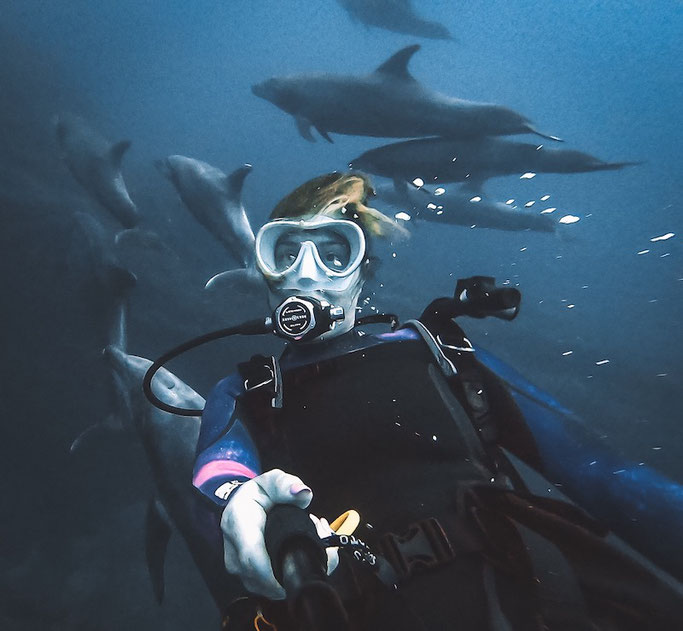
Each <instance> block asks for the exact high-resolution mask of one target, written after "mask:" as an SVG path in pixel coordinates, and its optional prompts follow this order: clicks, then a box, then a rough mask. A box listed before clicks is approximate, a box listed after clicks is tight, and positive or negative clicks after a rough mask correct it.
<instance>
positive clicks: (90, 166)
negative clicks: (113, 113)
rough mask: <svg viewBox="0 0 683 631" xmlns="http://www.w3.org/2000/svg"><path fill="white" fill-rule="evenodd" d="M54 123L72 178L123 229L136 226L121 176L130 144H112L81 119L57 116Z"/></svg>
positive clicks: (64, 115) (124, 141)
mask: <svg viewBox="0 0 683 631" xmlns="http://www.w3.org/2000/svg"><path fill="white" fill-rule="evenodd" d="M55 123H56V132H57V142H58V144H59V148H60V151H61V156H62V159H63V160H64V162H65V163H66V165H67V167H69V170H70V171H71V174H72V175H73V176H74V177H75V178H76V180H77V181H78V183H79V184H80V185H81V186H82V187H83V188H84V189H85V190H86V191H87V192H88V193H89V194H90V195H92V196H93V197H94V198H95V199H96V200H97V201H99V202H100V204H102V206H104V207H105V208H106V209H107V210H108V211H109V212H110V213H111V214H112V215H114V217H116V219H117V220H118V221H119V222H120V223H121V224H122V225H123V226H124V228H132V227H133V226H135V225H136V224H137V223H138V220H139V214H138V210H137V208H136V207H135V204H134V203H133V201H132V200H131V198H130V195H128V190H127V189H126V184H125V182H124V181H123V176H122V175H121V160H122V158H123V154H124V153H125V152H126V150H127V149H128V147H130V140H122V141H120V142H117V143H115V144H112V143H110V142H109V141H108V140H106V139H105V138H103V137H102V136H101V135H100V134H99V133H98V132H97V131H95V130H94V129H93V128H92V127H90V126H89V125H88V123H87V122H86V121H85V120H84V119H83V118H81V117H80V116H74V115H71V114H60V115H59V116H57V117H56V118H55Z"/></svg>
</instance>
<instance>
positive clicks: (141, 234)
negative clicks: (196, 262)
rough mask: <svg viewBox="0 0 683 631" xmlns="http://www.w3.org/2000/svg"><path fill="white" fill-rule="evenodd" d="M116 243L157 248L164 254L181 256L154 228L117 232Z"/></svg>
mask: <svg viewBox="0 0 683 631" xmlns="http://www.w3.org/2000/svg"><path fill="white" fill-rule="evenodd" d="M114 245H116V247H117V248H126V247H129V246H130V247H137V248H141V249H142V248H144V249H146V250H155V251H156V252H161V253H163V254H169V255H170V256H172V257H173V258H175V259H177V258H179V257H178V255H177V254H176V252H174V251H173V249H172V248H171V247H170V246H169V245H168V244H167V243H165V242H164V240H163V239H162V238H161V237H160V236H159V235H158V234H157V233H156V232H154V231H153V230H143V229H142V228H129V229H127V230H121V231H120V232H117V233H116V236H115V237H114Z"/></svg>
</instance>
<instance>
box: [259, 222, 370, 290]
mask: <svg viewBox="0 0 683 631" xmlns="http://www.w3.org/2000/svg"><path fill="white" fill-rule="evenodd" d="M364 257H365V236H364V234H363V231H362V230H361V229H360V227H359V226H358V225H357V224H355V223H354V222H353V221H348V220H345V219H333V218H332V217H326V216H317V217H314V218H313V219H308V220H289V219H284V220H276V221H271V222H269V223H267V224H265V225H264V226H263V227H262V228H261V230H259V232H258V234H257V236H256V264H257V266H258V268H259V269H260V270H261V273H262V274H263V275H264V276H265V277H266V279H267V280H268V281H270V282H276V283H278V281H284V282H287V280H293V281H295V279H296V278H301V277H305V278H308V279H310V280H311V281H313V282H319V283H322V284H323V285H326V284H328V283H329V282H330V281H333V282H334V281H338V280H341V279H345V278H349V277H350V276H351V275H353V273H354V272H355V271H356V270H357V269H358V268H359V267H360V265H361V263H362V262H363V258H364ZM278 284H279V283H278Z"/></svg>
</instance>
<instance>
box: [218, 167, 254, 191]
mask: <svg viewBox="0 0 683 631" xmlns="http://www.w3.org/2000/svg"><path fill="white" fill-rule="evenodd" d="M251 168H252V167H251V164H243V165H242V166H241V167H239V169H235V170H234V171H233V172H232V173H231V174H230V175H226V176H225V178H224V185H225V190H226V192H227V193H228V195H230V196H231V197H232V198H236V199H239V198H240V197H241V196H242V187H243V186H244V178H246V177H247V175H249V173H250V172H251Z"/></svg>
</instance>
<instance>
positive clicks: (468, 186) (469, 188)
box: [460, 178, 486, 197]
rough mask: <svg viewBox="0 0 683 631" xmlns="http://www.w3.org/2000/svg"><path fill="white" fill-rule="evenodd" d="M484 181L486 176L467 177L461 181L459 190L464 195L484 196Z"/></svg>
mask: <svg viewBox="0 0 683 631" xmlns="http://www.w3.org/2000/svg"><path fill="white" fill-rule="evenodd" d="M485 182H486V178H469V179H468V180H465V181H464V182H463V183H462V185H461V186H460V190H461V191H462V192H463V193H464V194H466V195H477V196H479V197H486V193H485V192H484V183H485Z"/></svg>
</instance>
